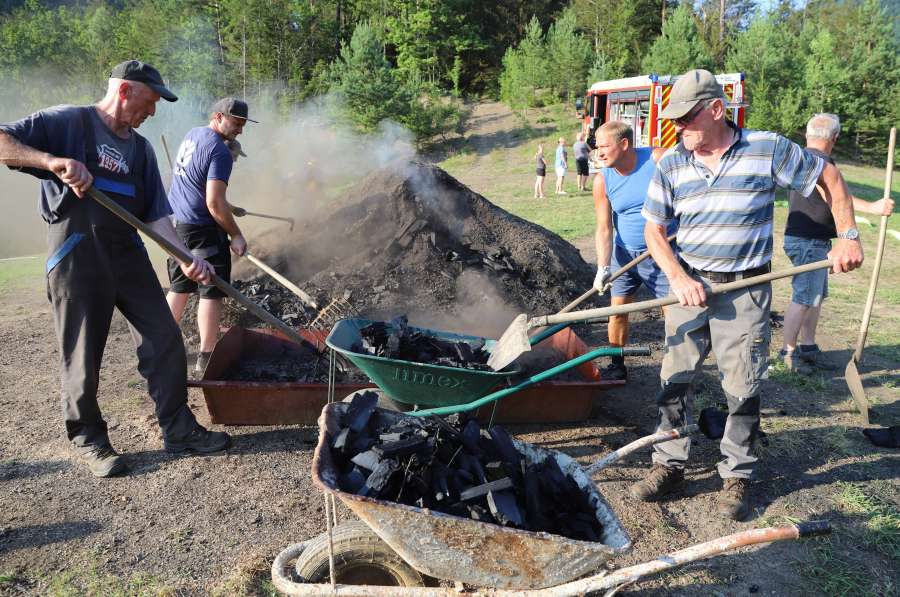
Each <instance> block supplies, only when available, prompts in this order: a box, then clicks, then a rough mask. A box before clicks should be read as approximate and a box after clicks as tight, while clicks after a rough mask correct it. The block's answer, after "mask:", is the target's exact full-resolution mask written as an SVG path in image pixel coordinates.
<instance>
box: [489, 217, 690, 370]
mask: <svg viewBox="0 0 900 597" xmlns="http://www.w3.org/2000/svg"><path fill="white" fill-rule="evenodd" d="M666 240H667V241H669V242H672V241H673V240H675V235H674V234H673V235H671V236H669V238H667V239H666ZM647 257H650V251H649V250H647V251H644V252H643V253H641V254H640V255H638V256H637V257H635V258H634V259H632V260H631V261H629V262H628V263H626V264H625V265H623V266H622V267H621V268H619V269H617V270H616V271H615V272H613V274H612V275H611V276H610V277H609V280H607V281H606V284H604V285H603V289H602V290H597V289H596V288H593V287H591V288H590V289H588V291H587V292H585V293H584V294H582V295H581V296H579V297H578V298H577V299H575V300H574V301H572V302H571V303H569V304H568V305H566V306H565V307H563V308H562V309H561V310H560V311H559V313H557V315H560V314H562V313H568V312H569V311H571V310H572V309H574V308H575V307H577V306H578V305H580V304H581V303H583V302H584V301H586V300H587V299H589V298H591V296H593V294H594V293H595V292H599V293H600V294H603V293H604V292H606V291H607V290H609V289H610V287H611V286H612V283H613V280H615V279H616V278H618V277H619V276H621V275H622V274H624V273H625V272H627V271H628V270H630V269H631V268H633V267H634V266H636V265H637V264H638V263H640V262H641V261H643V260H645V259H646V258H647ZM572 323H573V322H569V323H561V324H558V325H555V326H553V327H550V328H547V329H546V330H542V331H541V332H540V333H539V334H537V335H535V336H532V337H531V339H530V342H531V345H532V346H534V345H535V344H537V343H538V342H540V341H541V340H545V339H546V338H549V337H550V336H552V335H553V334H555V333H556V332H559V331H562V330H563V329H565V328H567V327H569V326H570V325H572ZM501 368H502V367H501Z"/></svg>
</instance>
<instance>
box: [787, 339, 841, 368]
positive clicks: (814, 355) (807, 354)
mask: <svg viewBox="0 0 900 597" xmlns="http://www.w3.org/2000/svg"><path fill="white" fill-rule="evenodd" d="M796 353H797V354H799V355H800V360H802V361H803V362H804V363H807V364H809V365H812V366H813V367H817V368H819V369H825V370H826V371H834V370H836V369H837V368H838V367H836V366H835V365H834V363H831V362H829V361H828V359H827V358H825V354H824V353H823V352H822V350H821V349H820V348H819V345H818V344H800V345H798V346H797V351H796Z"/></svg>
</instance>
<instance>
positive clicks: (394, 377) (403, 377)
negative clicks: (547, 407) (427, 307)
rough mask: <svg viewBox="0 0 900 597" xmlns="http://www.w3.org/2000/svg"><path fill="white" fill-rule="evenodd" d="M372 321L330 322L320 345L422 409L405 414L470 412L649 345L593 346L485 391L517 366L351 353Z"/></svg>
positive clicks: (465, 338) (452, 337)
mask: <svg viewBox="0 0 900 597" xmlns="http://www.w3.org/2000/svg"><path fill="white" fill-rule="evenodd" d="M372 323H375V322H374V321H371V320H368V319H344V320H341V321H339V322H338V323H337V324H335V326H334V328H333V329H332V330H331V333H330V334H328V337H327V338H326V339H325V343H326V344H327V345H328V346H329V347H330V348H332V349H334V350H336V351H337V352H338V353H340V354H341V355H343V356H345V357H346V358H347V359H348V360H350V361H351V362H352V363H353V364H354V365H356V366H357V367H358V368H359V369H360V370H361V371H362V372H363V373H365V374H366V375H368V376H369V378H370V379H371V380H372V382H373V383H375V385H377V386H378V387H379V388H381V389H382V390H383V391H384V392H385V393H386V394H387V395H388V396H390V397H391V398H392V399H393V400H395V401H396V402H399V403H401V404H404V405H409V406H413V405H415V406H417V407H423V406H424V407H426V408H425V409H424V410H414V411H410V413H409V414H411V415H414V416H428V415H449V414H452V413H457V412H464V411H470V410H474V409H477V408H479V407H481V406H483V405H485V404H489V403H491V402H494V401H496V400H499V399H500V398H503V397H505V396H509V395H510V394H514V393H516V392H518V391H520V390H523V389H525V388H527V387H530V386H533V385H534V384H537V383H539V382H542V381H545V380H548V379H550V378H552V377H555V376H557V375H560V374H562V373H564V372H566V371H569V370H570V369H574V368H575V367H578V366H579V365H582V364H583V363H587V362H589V361H592V360H594V359H596V358H599V357H601V356H613V355H631V356H638V355H640V356H647V355H649V354H650V349H649V348H645V347H626V348H619V347H602V348H596V349H594V350H591V351H588V352H586V353H585V354H583V355H581V356H579V357H576V358H574V359H570V360H568V361H566V362H564V363H562V364H560V365H557V366H555V367H551V368H550V369H548V370H546V371H542V372H540V373H538V374H536V375H532V376H530V377H528V378H526V379H524V380H522V381H520V382H518V383H515V384H514V385H511V386H509V387H506V388H503V389H501V390H497V391H494V392H491V390H493V389H494V388H496V387H497V386H498V385H500V384H503V383H509V382H510V381H511V378H512V377H513V376H515V375H517V374H519V373H520V370H519V369H518V367H516V366H515V365H510V366H508V367H505V368H503V369H502V370H500V371H490V370H488V371H479V370H474V369H463V368H460V367H446V366H442V365H432V364H427V363H415V362H412V361H404V360H400V359H389V358H385V357H379V356H375V355H370V354H366V353H361V352H357V351H356V350H354V349H353V346H354V345H355V344H356V343H357V342H358V341H359V340H360V338H361V336H360V330H362V328H364V327H365V326H367V325H369V324H372ZM381 323H384V325H386V326H387V327H388V329H391V324H390V323H389V322H381ZM569 325H571V324H569V323H564V324H557V325H554V326H551V327H549V328H547V329H544V330H541V332H539V333H538V334H535V335H534V336H532V337H531V338H530V339H529V341H530V342H531V344H532V345H535V344H538V343H539V342H541V341H543V340H545V339H547V338H549V337H550V336H552V335H553V334H555V333H557V332H559V331H561V330H563V329H565V328H566V327H568V326H569ZM408 327H409V329H411V330H414V331H416V332H419V333H422V334H424V335H429V336H433V337H435V338H438V339H441V340H444V341H451V342H469V343H470V344H473V345H476V344H477V345H484V346H485V348H486V349H487V350H488V351H490V350H491V348H492V347H493V346H494V345H495V344H496V340H491V339H488V338H481V337H479V336H470V335H466V334H457V333H453V332H445V331H440V330H431V329H427V328H419V327H415V326H408ZM428 407H430V408H428Z"/></svg>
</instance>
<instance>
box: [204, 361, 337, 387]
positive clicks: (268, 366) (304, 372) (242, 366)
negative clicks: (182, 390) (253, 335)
mask: <svg viewBox="0 0 900 597" xmlns="http://www.w3.org/2000/svg"><path fill="white" fill-rule="evenodd" d="M221 379H223V380H228V381H270V382H296V383H328V365H327V363H325V362H324V360H322V359H309V358H289V357H288V358H284V357H282V358H279V357H268V358H267V357H255V358H246V359H245V358H242V359H239V360H238V361H237V362H235V363H234V364H233V365H232V366H231V367H229V368H228V369H227V370H226V371H225V373H223V374H222V376H221Z"/></svg>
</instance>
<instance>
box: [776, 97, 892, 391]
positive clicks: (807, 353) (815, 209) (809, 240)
mask: <svg viewBox="0 0 900 597" xmlns="http://www.w3.org/2000/svg"><path fill="white" fill-rule="evenodd" d="M840 133H841V121H840V119H839V118H838V117H837V116H835V115H834V114H816V115H815V116H813V117H812V118H810V119H809V122H808V123H807V124H806V151H807V152H809V153H811V154H813V155H815V156H818V157H820V158H822V159H823V160H825V161H827V162H828V163H829V164H834V160H833V159H831V151H832V150H833V149H834V144H835V143H836V142H837V138H838V135H840ZM821 191H824V189H821V187H818V186H817V187H816V190H815V191H813V192H812V194H811V195H809V196H803V195H801V194H800V193H799V192H798V191H791V194H790V197H789V208H788V219H787V226H786V227H785V230H784V252H785V253H786V254H787V256H788V257H789V258H790V260H791V263H793V264H794V265H805V264H807V263H813V262H815V261H821V260H822V259H825V258H826V257H827V256H828V253H829V252H830V251H831V239H833V238H835V237H836V236H837V229H836V227H835V224H834V217H833V216H832V215H831V207H830V206H829V202H828V201H826V197H825V196H823V194H822V192H821ZM852 199H853V209H855V210H856V211H861V212H865V213H870V214H874V215H879V216H881V215H885V216H887V215H890V214H891V212H892V211H893V210H894V201H893V200H891V199H880V200H878V201H872V202H869V201H865V200H863V199H859V198H857V197H853V198H852ZM791 286H792V287H793V294H792V297H791V304H790V305H789V306H788V308H787V311H786V312H785V315H784V345H783V346H782V347H781V351H780V352H779V357H780V358H781V360H782V361H783V362H784V364H785V366H786V367H787V368H788V369H789V370H790V371H794V372H797V373H804V374H806V373H811V369H810V366H818V367H825V368H829V367H830V365H829V364H828V363H827V362H826V361H825V360H824V359H823V358H822V351H821V350H820V349H819V345H818V344H816V326H817V325H818V323H819V315H820V313H821V311H822V301H823V300H825V297H827V296H828V272H827V271H826V270H816V271H814V272H806V273H804V274H798V275H796V276H794V277H793V279H792V280H791ZM798 340H799V342H798Z"/></svg>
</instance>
